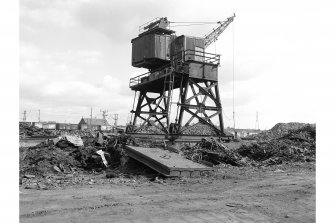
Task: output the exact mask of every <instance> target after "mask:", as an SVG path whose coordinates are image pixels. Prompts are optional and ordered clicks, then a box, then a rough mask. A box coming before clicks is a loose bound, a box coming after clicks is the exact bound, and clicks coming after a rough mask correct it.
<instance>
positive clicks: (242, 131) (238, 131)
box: [226, 127, 261, 138]
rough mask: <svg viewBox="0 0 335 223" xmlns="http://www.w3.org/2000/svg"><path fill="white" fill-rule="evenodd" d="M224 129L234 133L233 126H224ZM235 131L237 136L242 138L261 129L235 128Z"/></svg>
mask: <svg viewBox="0 0 335 223" xmlns="http://www.w3.org/2000/svg"><path fill="white" fill-rule="evenodd" d="M226 131H227V132H230V133H232V134H234V135H235V133H234V128H230V127H228V128H226ZM235 132H236V134H237V137H239V138H244V137H249V136H251V135H254V134H258V133H260V132H261V130H260V129H235Z"/></svg>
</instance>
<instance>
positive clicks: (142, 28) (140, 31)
mask: <svg viewBox="0 0 335 223" xmlns="http://www.w3.org/2000/svg"><path fill="white" fill-rule="evenodd" d="M159 20H161V18H159V17H156V18H154V19H153V20H150V21H149V22H146V23H144V24H142V25H140V26H139V27H138V31H139V33H140V34H141V33H143V32H144V31H146V30H147V29H148V28H147V27H148V25H150V24H151V23H152V24H154V23H157V22H158V21H159Z"/></svg>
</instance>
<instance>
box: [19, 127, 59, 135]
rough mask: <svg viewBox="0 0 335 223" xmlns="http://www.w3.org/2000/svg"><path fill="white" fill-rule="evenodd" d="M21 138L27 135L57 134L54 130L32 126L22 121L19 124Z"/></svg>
mask: <svg viewBox="0 0 335 223" xmlns="http://www.w3.org/2000/svg"><path fill="white" fill-rule="evenodd" d="M19 134H20V138H25V137H50V136H55V135H56V134H55V133H54V132H53V131H52V130H47V129H41V128H37V127H35V126H31V125H29V124H27V123H20V125H19Z"/></svg>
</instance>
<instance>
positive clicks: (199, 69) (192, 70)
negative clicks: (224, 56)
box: [186, 62, 218, 81]
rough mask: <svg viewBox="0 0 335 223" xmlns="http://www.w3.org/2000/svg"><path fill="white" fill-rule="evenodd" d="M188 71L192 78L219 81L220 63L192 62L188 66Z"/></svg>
mask: <svg viewBox="0 0 335 223" xmlns="http://www.w3.org/2000/svg"><path fill="white" fill-rule="evenodd" d="M186 73H188V74H189V76H190V77H192V78H198V79H204V80H210V81H217V80H218V65H214V64H213V65H211V64H204V63H198V62H192V63H189V64H188V66H187V67H186Z"/></svg>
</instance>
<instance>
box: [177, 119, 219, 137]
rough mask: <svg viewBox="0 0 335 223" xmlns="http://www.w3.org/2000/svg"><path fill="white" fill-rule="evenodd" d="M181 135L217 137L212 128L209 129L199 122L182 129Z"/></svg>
mask: <svg viewBox="0 0 335 223" xmlns="http://www.w3.org/2000/svg"><path fill="white" fill-rule="evenodd" d="M182 134H183V135H204V136H207V135H208V136H211V135H217V133H216V132H215V131H214V129H213V128H211V127H210V126H208V125H205V124H202V123H200V122H198V123H196V124H194V125H192V126H187V127H184V129H182Z"/></svg>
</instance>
